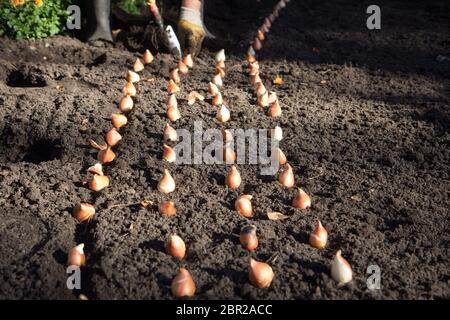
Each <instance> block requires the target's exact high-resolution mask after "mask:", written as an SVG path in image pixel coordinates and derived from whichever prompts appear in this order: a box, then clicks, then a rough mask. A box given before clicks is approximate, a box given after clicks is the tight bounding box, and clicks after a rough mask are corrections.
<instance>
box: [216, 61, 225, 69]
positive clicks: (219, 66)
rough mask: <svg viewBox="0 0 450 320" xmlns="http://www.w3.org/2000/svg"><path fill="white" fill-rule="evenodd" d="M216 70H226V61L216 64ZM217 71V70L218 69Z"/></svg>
mask: <svg viewBox="0 0 450 320" xmlns="http://www.w3.org/2000/svg"><path fill="white" fill-rule="evenodd" d="M216 68H220V69H222V70H225V61H219V62H217V63H216ZM216 70H217V69H216Z"/></svg>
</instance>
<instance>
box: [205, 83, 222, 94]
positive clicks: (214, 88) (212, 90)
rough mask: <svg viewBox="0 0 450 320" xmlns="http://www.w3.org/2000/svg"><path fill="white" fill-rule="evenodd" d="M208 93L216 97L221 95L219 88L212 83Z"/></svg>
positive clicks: (209, 84) (209, 85)
mask: <svg viewBox="0 0 450 320" xmlns="http://www.w3.org/2000/svg"><path fill="white" fill-rule="evenodd" d="M208 92H209V94H210V95H212V96H216V95H217V94H219V93H220V92H219V88H217V86H216V85H215V84H214V83H212V82H210V83H208Z"/></svg>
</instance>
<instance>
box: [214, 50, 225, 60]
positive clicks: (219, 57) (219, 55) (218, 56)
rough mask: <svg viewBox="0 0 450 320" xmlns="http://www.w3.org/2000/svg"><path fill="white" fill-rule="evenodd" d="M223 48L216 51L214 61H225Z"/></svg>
mask: <svg viewBox="0 0 450 320" xmlns="http://www.w3.org/2000/svg"><path fill="white" fill-rule="evenodd" d="M225 59H226V58H225V50H224V49H221V50H220V51H219V52H217V53H216V56H215V60H216V62H220V61H225Z"/></svg>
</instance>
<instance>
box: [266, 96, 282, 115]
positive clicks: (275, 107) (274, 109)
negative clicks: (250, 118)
mask: <svg viewBox="0 0 450 320" xmlns="http://www.w3.org/2000/svg"><path fill="white" fill-rule="evenodd" d="M267 115H268V116H269V117H272V118H275V117H279V116H281V107H280V103H279V102H278V99H277V100H275V101H274V102H272V103H271V104H270V107H269V110H267Z"/></svg>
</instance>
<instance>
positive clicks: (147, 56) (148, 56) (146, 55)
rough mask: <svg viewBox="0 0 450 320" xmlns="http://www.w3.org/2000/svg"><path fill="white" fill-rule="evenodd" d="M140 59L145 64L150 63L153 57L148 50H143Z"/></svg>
mask: <svg viewBox="0 0 450 320" xmlns="http://www.w3.org/2000/svg"><path fill="white" fill-rule="evenodd" d="M142 59H143V60H144V63H145V64H149V63H152V61H153V55H152V53H151V52H150V51H149V50H145V52H144V55H143V56H142Z"/></svg>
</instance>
